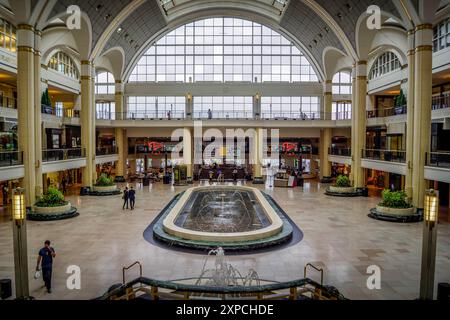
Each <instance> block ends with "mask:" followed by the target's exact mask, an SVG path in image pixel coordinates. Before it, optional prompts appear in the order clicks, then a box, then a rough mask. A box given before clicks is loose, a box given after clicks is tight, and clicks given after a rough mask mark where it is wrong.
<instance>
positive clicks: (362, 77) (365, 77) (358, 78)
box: [356, 76, 367, 81]
mask: <svg viewBox="0 0 450 320" xmlns="http://www.w3.org/2000/svg"><path fill="white" fill-rule="evenodd" d="M356 80H364V81H366V80H367V76H357V77H356Z"/></svg>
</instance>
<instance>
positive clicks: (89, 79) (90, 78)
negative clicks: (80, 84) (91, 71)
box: [80, 76, 92, 81]
mask: <svg viewBox="0 0 450 320" xmlns="http://www.w3.org/2000/svg"><path fill="white" fill-rule="evenodd" d="M80 79H81V80H82V81H83V80H86V81H91V80H92V77H91V76H81V77H80Z"/></svg>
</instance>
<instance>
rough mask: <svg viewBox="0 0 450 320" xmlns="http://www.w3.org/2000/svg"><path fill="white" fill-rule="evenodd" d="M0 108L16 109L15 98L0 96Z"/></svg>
mask: <svg viewBox="0 0 450 320" xmlns="http://www.w3.org/2000/svg"><path fill="white" fill-rule="evenodd" d="M0 108H8V109H17V99H16V98H10V97H3V96H0Z"/></svg>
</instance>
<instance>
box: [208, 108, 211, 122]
mask: <svg viewBox="0 0 450 320" xmlns="http://www.w3.org/2000/svg"><path fill="white" fill-rule="evenodd" d="M208 119H209V120H211V119H212V111H211V109H208Z"/></svg>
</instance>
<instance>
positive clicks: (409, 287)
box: [0, 182, 450, 299]
mask: <svg viewBox="0 0 450 320" xmlns="http://www.w3.org/2000/svg"><path fill="white" fill-rule="evenodd" d="M137 188H138V191H137V205H136V210H135V211H123V210H122V199H121V196H112V197H106V198H96V197H78V196H69V197H68V199H69V200H70V201H71V202H72V203H73V205H75V206H76V207H78V209H79V212H80V216H79V217H77V218H75V219H71V220H65V221H57V222H28V224H27V226H28V252H29V269H30V275H31V276H30V291H31V295H32V296H34V297H35V298H37V299H91V298H95V297H97V296H99V295H101V294H103V293H104V292H105V291H106V290H107V289H108V288H109V287H110V286H111V285H112V284H115V283H120V282H121V281H122V267H123V266H125V265H130V264H131V263H133V262H135V261H140V262H142V264H143V266H144V275H145V276H147V277H151V278H156V279H161V280H170V279H180V278H187V277H196V276H198V275H199V272H200V270H201V269H202V266H203V262H204V256H202V255H198V254H188V253H183V252H177V251H171V250H167V249H165V248H161V247H156V246H153V245H152V244H150V243H148V242H147V241H145V240H144V238H143V235H142V234H143V231H144V230H145V229H146V228H147V226H148V225H149V224H150V223H151V222H152V221H153V219H154V218H155V217H156V216H157V215H158V213H159V212H160V210H161V209H162V208H163V207H164V206H165V205H166V204H167V202H168V201H169V200H170V199H171V198H172V197H173V196H174V195H175V194H176V193H178V192H180V191H182V190H184V189H185V187H176V188H174V187H170V186H164V185H162V184H156V185H154V186H150V187H146V188H145V189H144V188H142V187H140V186H139V185H137ZM260 188H263V189H264V186H261V187H260ZM324 188H325V186H323V185H320V184H318V183H316V182H311V183H306V184H305V187H304V188H297V189H281V188H280V189H278V188H277V189H275V190H273V189H272V190H270V189H268V190H266V191H267V192H268V193H269V194H271V195H272V196H273V197H274V198H275V200H277V201H278V203H279V204H280V205H281V206H282V207H283V209H284V210H285V211H286V212H287V213H288V214H289V216H290V217H291V218H292V220H293V221H294V222H295V223H297V225H298V226H299V227H300V229H301V230H302V231H303V232H304V239H303V240H302V241H301V242H300V243H298V244H296V245H295V246H292V247H289V248H285V249H282V250H278V251H270V252H264V253H258V254H249V255H241V256H230V257H228V259H229V261H230V262H231V263H232V264H233V265H234V266H235V267H236V268H237V269H240V270H241V271H242V272H243V273H246V272H247V270H248V269H254V270H256V271H257V272H258V274H259V275H260V277H261V278H263V279H270V280H276V281H287V280H293V279H298V278H303V267H304V266H305V264H306V263H308V262H312V263H314V264H316V265H320V266H322V267H324V269H325V283H326V284H329V285H333V286H335V287H337V288H338V289H339V290H340V291H341V292H342V293H343V294H344V295H345V296H346V297H348V298H350V299H415V298H417V297H418V293H419V278H420V263H421V261H420V255H421V243H422V240H421V239H422V224H421V223H418V224H395V223H389V222H382V221H375V220H372V219H370V218H368V217H367V214H368V211H369V209H370V208H372V207H374V206H375V205H376V204H377V202H378V201H379V199H376V198H351V199H346V198H331V197H328V196H325V195H324ZM46 239H50V240H51V241H52V245H53V246H54V248H55V249H56V251H57V258H56V260H55V264H54V277H53V287H54V289H53V293H52V294H47V293H46V291H45V289H44V288H43V286H42V282H41V280H34V279H33V278H32V275H33V274H34V268H35V265H36V258H37V252H38V250H39V248H40V247H41V246H42V244H43V241H44V240H46ZM12 248H13V243H12V227H11V222H9V221H7V219H2V220H0V279H2V278H10V279H12V278H13V272H14V270H13V264H14V262H13V252H12V250H13V249H12ZM71 265H77V266H79V267H80V268H81V286H82V287H81V290H73V291H71V290H68V289H67V287H66V280H67V277H68V276H69V274H67V273H66V271H67V268H68V267H69V266H71ZM371 265H376V266H379V267H380V268H381V290H369V289H368V288H367V285H366V283H367V279H368V277H369V275H368V274H367V268H368V267H369V266H371ZM137 275H138V272H137V271H132V272H131V273H130V274H129V276H128V278H129V279H132V278H133V277H136V276H137ZM308 276H309V277H311V278H313V279H316V280H319V275H316V274H313V273H311V274H310V275H308ZM438 282H450V224H449V223H447V222H442V223H440V224H439V228H438V249H437V261H436V283H438Z"/></svg>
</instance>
